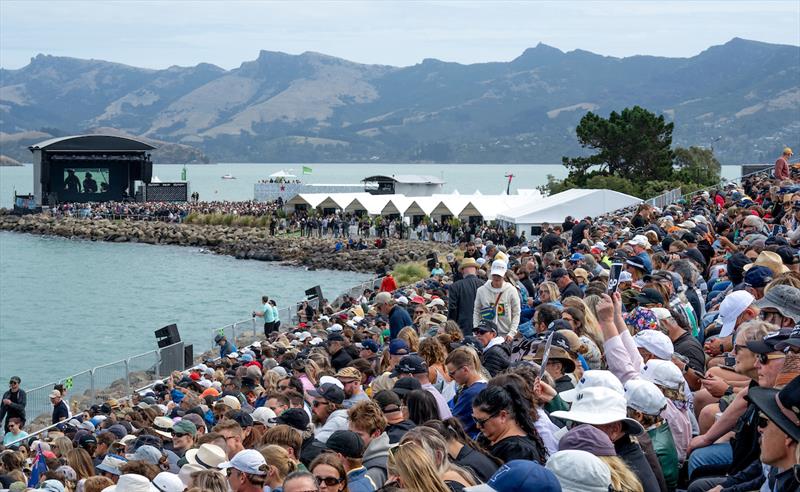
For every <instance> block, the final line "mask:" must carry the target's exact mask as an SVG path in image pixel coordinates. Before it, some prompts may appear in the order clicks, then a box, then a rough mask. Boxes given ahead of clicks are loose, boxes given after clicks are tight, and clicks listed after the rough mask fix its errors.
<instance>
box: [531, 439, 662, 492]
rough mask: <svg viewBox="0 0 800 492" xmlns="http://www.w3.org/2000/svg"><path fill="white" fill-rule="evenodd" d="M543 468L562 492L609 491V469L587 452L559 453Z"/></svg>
mask: <svg viewBox="0 0 800 492" xmlns="http://www.w3.org/2000/svg"><path fill="white" fill-rule="evenodd" d="M545 468H547V469H548V470H550V471H551V472H553V475H555V476H556V478H557V479H558V481H559V483H561V490H562V491H563V492H608V491H609V490H611V489H610V487H611V469H610V468H609V467H608V465H606V464H605V463H603V461H602V460H601V459H600V458H598V457H597V456H595V455H593V454H591V453H589V452H586V451H581V450H579V449H569V450H566V451H559V452H557V453H556V454H554V455H553V456H551V457H550V459H548V460H547V464H545ZM645 490H646V489H645Z"/></svg>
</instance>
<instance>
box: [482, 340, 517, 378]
mask: <svg viewBox="0 0 800 492" xmlns="http://www.w3.org/2000/svg"><path fill="white" fill-rule="evenodd" d="M510 357H511V347H509V346H508V344H507V343H505V342H503V343H500V344H497V345H494V346H492V347H490V348H489V349H488V350H486V351H484V352H483V354H482V355H481V359H482V360H481V362H482V363H483V367H484V368H486V370H487V371H489V374H490V375H491V376H492V377H495V376H497V375H498V374H500V373H501V372H503V371H505V370H506V369H508V366H509V365H510V364H511V360H510Z"/></svg>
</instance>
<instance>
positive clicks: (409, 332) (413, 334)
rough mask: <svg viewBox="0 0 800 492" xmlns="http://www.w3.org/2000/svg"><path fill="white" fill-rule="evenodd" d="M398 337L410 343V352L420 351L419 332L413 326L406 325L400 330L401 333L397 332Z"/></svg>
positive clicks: (407, 343)
mask: <svg viewBox="0 0 800 492" xmlns="http://www.w3.org/2000/svg"><path fill="white" fill-rule="evenodd" d="M397 338H399V339H400V340H405V342H406V345H408V351H409V353H415V352H418V351H419V334H418V333H417V330H415V329H414V328H413V327H411V326H406V327H405V328H403V329H402V330H400V333H398V334H397Z"/></svg>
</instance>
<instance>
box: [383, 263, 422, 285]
mask: <svg viewBox="0 0 800 492" xmlns="http://www.w3.org/2000/svg"><path fill="white" fill-rule="evenodd" d="M392 275H393V276H394V278H395V280H396V281H397V284H398V285H408V284H413V283H414V282H418V281H420V280H423V279H426V278H428V277H430V276H431V272H430V271H429V270H428V269H427V267H426V266H425V264H423V263H417V262H408V263H398V264H397V265H395V266H394V270H393V271H392Z"/></svg>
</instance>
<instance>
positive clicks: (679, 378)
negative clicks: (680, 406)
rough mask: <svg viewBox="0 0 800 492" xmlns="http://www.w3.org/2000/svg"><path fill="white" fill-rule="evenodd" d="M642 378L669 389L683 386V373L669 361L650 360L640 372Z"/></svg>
mask: <svg viewBox="0 0 800 492" xmlns="http://www.w3.org/2000/svg"><path fill="white" fill-rule="evenodd" d="M640 374H641V376H642V378H644V379H646V380H647V381H650V382H653V383H655V384H657V385H659V386H664V387H665V388H669V389H674V390H676V389H679V388H680V387H681V386H683V381H684V379H683V373H682V372H681V370H680V369H678V366H676V365H675V364H673V363H672V361H671V360H659V359H650V360H649V361H647V363H646V364H645V365H644V366H643V367H642V370H641V371H640Z"/></svg>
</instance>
